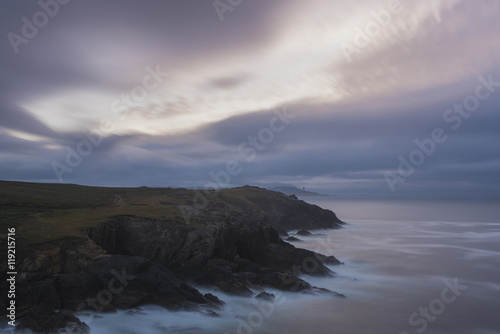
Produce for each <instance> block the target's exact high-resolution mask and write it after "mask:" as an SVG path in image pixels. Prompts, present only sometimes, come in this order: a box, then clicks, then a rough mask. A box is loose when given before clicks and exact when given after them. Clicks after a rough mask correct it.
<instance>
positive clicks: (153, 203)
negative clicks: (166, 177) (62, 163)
mask: <svg viewBox="0 0 500 334" xmlns="http://www.w3.org/2000/svg"><path fill="white" fill-rule="evenodd" d="M192 197H193V194H192V192H191V191H189V190H185V189H171V188H165V189H161V188H145V187H144V188H104V187H86V186H78V185H71V184H41V183H25V182H9V181H0V229H1V231H2V233H4V231H6V229H7V227H16V230H17V233H16V234H17V236H18V238H19V240H20V242H21V246H29V245H31V244H35V243H41V242H47V241H51V240H54V239H58V238H61V237H67V236H76V237H81V236H83V233H82V230H83V228H85V227H89V226H95V225H97V224H99V223H101V222H104V221H105V220H106V219H107V217H109V216H113V215H122V214H129V215H137V216H142V217H152V218H153V217H167V218H173V217H175V216H178V215H180V213H179V211H178V209H177V206H178V205H179V204H187V203H189V202H190V201H191V200H192Z"/></svg>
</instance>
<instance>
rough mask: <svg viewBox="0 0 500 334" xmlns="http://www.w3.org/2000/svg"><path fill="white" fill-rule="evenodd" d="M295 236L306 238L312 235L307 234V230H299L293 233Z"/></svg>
mask: <svg viewBox="0 0 500 334" xmlns="http://www.w3.org/2000/svg"><path fill="white" fill-rule="evenodd" d="M295 234H297V235H302V236H308V235H312V233H311V232H309V231H308V230H299V231H297V233H295Z"/></svg>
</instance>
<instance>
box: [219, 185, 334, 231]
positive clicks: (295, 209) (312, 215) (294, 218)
mask: <svg viewBox="0 0 500 334" xmlns="http://www.w3.org/2000/svg"><path fill="white" fill-rule="evenodd" d="M237 189H242V190H244V192H245V200H247V201H249V202H251V203H252V204H254V205H255V206H256V207H258V209H259V210H261V211H262V212H263V213H264V214H266V215H267V216H268V218H269V223H270V224H271V226H272V227H273V228H274V229H275V230H276V231H278V232H279V233H280V234H281V235H286V233H287V231H290V230H298V229H307V230H315V229H333V228H340V227H341V226H342V224H344V222H342V221H341V220H340V219H339V218H337V216H336V215H335V213H334V212H332V211H331V210H325V209H322V208H320V207H319V206H317V205H313V204H309V203H306V202H304V201H302V200H299V199H297V198H296V197H290V196H287V195H285V194H283V193H281V192H278V191H269V190H266V189H263V188H259V187H253V186H245V187H241V188H237ZM227 200H228V202H231V199H230V198H228V199H227Z"/></svg>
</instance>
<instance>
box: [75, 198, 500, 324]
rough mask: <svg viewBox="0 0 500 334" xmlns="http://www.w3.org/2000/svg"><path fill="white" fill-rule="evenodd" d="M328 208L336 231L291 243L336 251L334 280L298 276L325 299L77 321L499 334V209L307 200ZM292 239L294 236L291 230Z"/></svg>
mask: <svg viewBox="0 0 500 334" xmlns="http://www.w3.org/2000/svg"><path fill="white" fill-rule="evenodd" d="M302 199H303V200H305V201H306V202H309V203H312V204H316V205H319V206H320V207H323V208H326V209H331V210H332V211H334V212H335V213H336V214H337V216H338V217H339V218H340V219H342V220H343V221H345V222H346V224H345V226H344V227H343V228H342V229H338V230H319V231H312V233H313V234H312V235H310V236H297V237H298V238H299V239H301V241H297V242H294V243H293V244H294V245H295V246H296V247H300V248H306V249H311V250H314V251H317V252H319V253H323V254H325V255H334V256H335V257H337V258H338V259H339V260H340V261H342V262H343V263H344V264H343V265H337V266H330V269H331V270H332V271H334V272H335V275H333V276H332V277H310V276H307V275H304V276H302V278H303V279H305V280H306V281H308V282H310V283H311V284H312V285H314V286H317V287H322V288H327V289H330V290H332V291H336V292H338V293H341V294H343V295H344V296H345V298H339V297H336V296H333V295H331V294H316V295H311V294H303V293H283V292H280V291H276V290H272V289H269V290H268V291H269V292H272V293H274V294H275V296H276V298H275V300H274V301H265V300H257V299H255V298H242V297H234V296H228V295H225V294H223V293H221V292H220V291H217V290H215V289H206V288H204V289H203V288H200V290H201V291H202V292H210V293H212V294H215V295H217V296H218V297H219V298H220V299H222V300H223V301H224V302H225V303H226V305H225V306H224V307H223V309H221V310H220V311H218V313H219V316H213V315H207V314H203V313H199V312H170V311H167V310H165V309H163V308H161V307H158V306H145V307H141V308H140V309H137V310H134V311H119V312H117V313H112V314H87V315H82V316H80V319H81V320H82V321H85V322H86V323H87V324H88V325H89V327H90V328H91V333H93V334H109V333H130V334H132V333H141V334H146V333H147V334H149V333H155V334H156V333H189V334H194V333H200V334H201V333H204V334H207V333H208V334H211V333H221V334H229V333H231V334H233V333H234V334H243V333H244V334H253V333H263V334H270V333H290V334H311V333H312V334H327V333H328V334H372V333H373V334H414V333H427V334H494V333H496V334H498V333H500V205H499V204H500V203H499V202H498V201H484V200H482V201H479V200H475V201H470V200H469V201H467V200H453V201H445V200H390V201H389V200H365V199H363V200H360V199H357V200H352V199H338V198H335V197H304V198H302ZM291 234H293V233H291Z"/></svg>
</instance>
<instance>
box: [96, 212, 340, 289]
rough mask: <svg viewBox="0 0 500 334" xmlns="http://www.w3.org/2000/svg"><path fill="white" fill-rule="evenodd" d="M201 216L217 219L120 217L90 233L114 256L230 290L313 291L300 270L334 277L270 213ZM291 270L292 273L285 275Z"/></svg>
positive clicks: (189, 279)
mask: <svg viewBox="0 0 500 334" xmlns="http://www.w3.org/2000/svg"><path fill="white" fill-rule="evenodd" d="M200 215H203V216H204V217H205V218H206V219H207V220H209V221H211V222H212V223H211V224H207V225H202V226H199V225H195V226H191V225H186V224H181V223H178V222H173V221H168V220H162V219H145V218H139V217H131V216H117V217H113V218H112V219H110V220H109V221H108V222H106V223H105V224H102V225H101V226H99V227H97V228H93V229H90V230H89V232H88V235H89V237H90V238H91V239H92V240H94V241H95V242H96V243H97V244H99V245H100V246H101V247H102V248H104V249H105V250H106V251H107V252H108V253H110V254H123V255H128V256H140V257H144V258H147V259H148V260H150V261H152V262H154V263H157V264H159V265H161V266H164V267H165V268H168V269H169V270H171V271H172V272H173V273H174V274H175V275H176V276H177V277H180V278H181V279H183V280H186V281H190V282H194V283H196V284H202V285H216V286H218V287H219V288H220V289H221V290H222V291H224V292H226V293H230V294H237V295H251V294H253V292H252V288H255V287H261V286H265V285H268V286H272V287H275V288H279V289H283V290H294V289H295V290H297V291H304V290H310V291H313V290H314V289H313V287H311V286H310V285H309V284H308V283H306V282H304V281H302V280H301V279H300V278H298V277H297V275H298V274H300V273H307V274H309V275H333V272H331V270H330V269H328V268H327V267H325V266H324V265H323V263H322V261H321V259H320V258H325V257H324V256H322V255H320V254H317V253H314V252H311V251H308V250H304V249H298V248H295V247H294V246H292V245H290V244H288V243H286V242H284V241H282V240H281V238H280V236H279V234H278V232H277V231H276V230H274V229H273V228H272V227H271V225H270V224H269V218H268V216H267V215H265V214H261V213H259V214H256V213H254V212H236V211H231V210H226V211H220V210H218V211H215V210H212V208H207V210H206V212H204V213H200ZM117 245H119V246H117ZM294 268H295V271H296V272H293V270H294ZM286 271H289V272H290V273H292V275H291V276H290V277H288V276H283V275H282V273H283V272H286ZM285 278H286V279H285ZM287 280H288V282H286V281H287ZM284 281H285V282H284ZM294 287H295V288H294Z"/></svg>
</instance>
